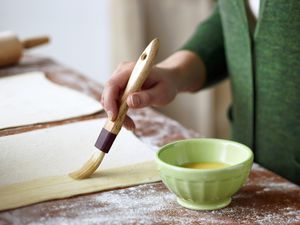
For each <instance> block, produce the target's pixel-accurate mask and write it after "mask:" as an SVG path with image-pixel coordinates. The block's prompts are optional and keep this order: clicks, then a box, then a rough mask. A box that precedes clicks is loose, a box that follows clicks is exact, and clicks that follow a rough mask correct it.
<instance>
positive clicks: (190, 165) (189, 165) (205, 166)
mask: <svg viewBox="0 0 300 225" xmlns="http://www.w3.org/2000/svg"><path fill="white" fill-rule="evenodd" d="M181 166H182V167H185V168H190V169H220V168H224V167H227V166H229V164H226V163H220V162H200V163H187V164H183V165H181Z"/></svg>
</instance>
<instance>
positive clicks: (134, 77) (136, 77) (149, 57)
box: [104, 39, 159, 134]
mask: <svg viewBox="0 0 300 225" xmlns="http://www.w3.org/2000/svg"><path fill="white" fill-rule="evenodd" d="M158 48H159V41H158V39H154V40H153V41H151V43H150V44H149V45H148V46H147V47H146V49H145V50H144V51H143V53H142V54H141V56H140V57H139V59H138V60H137V62H136V65H135V67H134V69H133V71H132V73H131V75H130V78H129V80H128V83H127V85H126V88H125V90H124V93H123V95H122V97H121V100H120V107H119V112H118V116H117V118H116V119H115V120H114V121H111V120H107V123H106V124H105V126H104V128H105V129H106V130H107V131H109V132H111V133H113V134H118V133H119V131H120V130H121V128H122V125H123V121H124V119H125V116H126V113H127V111H128V105H127V103H126V100H127V97H128V95H129V94H131V93H133V92H136V91H138V90H139V89H141V87H142V85H143V84H144V82H145V80H146V79H147V77H148V75H149V73H150V71H151V68H152V65H153V63H154V59H155V57H156V55H157V52H158Z"/></svg>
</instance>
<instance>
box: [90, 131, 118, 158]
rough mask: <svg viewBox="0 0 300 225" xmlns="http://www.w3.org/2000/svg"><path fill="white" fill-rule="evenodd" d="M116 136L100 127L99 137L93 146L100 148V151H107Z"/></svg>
mask: <svg viewBox="0 0 300 225" xmlns="http://www.w3.org/2000/svg"><path fill="white" fill-rule="evenodd" d="M116 137H117V135H116V134H114V133H112V132H109V131H108V130H106V129H105V128H102V130H101V132H100V134H99V137H98V139H97V141H96V143H95V147H96V148H98V149H99V150H101V151H102V152H105V153H108V152H109V149H110V147H111V146H112V144H113V143H114V140H115V139H116Z"/></svg>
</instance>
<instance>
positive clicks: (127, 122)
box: [123, 115, 135, 131]
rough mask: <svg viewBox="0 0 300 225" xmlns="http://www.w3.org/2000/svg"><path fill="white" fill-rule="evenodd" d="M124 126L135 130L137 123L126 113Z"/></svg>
mask: <svg viewBox="0 0 300 225" xmlns="http://www.w3.org/2000/svg"><path fill="white" fill-rule="evenodd" d="M123 126H124V127H125V128H126V129H127V130H131V131H134V129H135V123H134V122H133V120H132V119H131V118H130V117H129V116H127V115H126V117H125V120H124V122H123Z"/></svg>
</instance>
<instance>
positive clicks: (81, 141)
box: [0, 119, 159, 210]
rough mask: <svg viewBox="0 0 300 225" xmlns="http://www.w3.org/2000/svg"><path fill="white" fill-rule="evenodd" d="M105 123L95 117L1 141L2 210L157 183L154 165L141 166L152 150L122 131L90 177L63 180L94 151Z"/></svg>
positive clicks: (145, 164) (0, 179)
mask: <svg viewBox="0 0 300 225" xmlns="http://www.w3.org/2000/svg"><path fill="white" fill-rule="evenodd" d="M104 123H105V119H97V120H90V121H84V122H78V123H72V124H67V125H63V126H57V127H51V128H47V129H41V130H35V131H31V132H26V133H21V134H16V135H10V136H4V137H1V138H0V154H1V157H0V210H4V209H8V208H14V207H19V206H24V205H28V204H32V203H36V202H40V201H45V200H49V199H56V198H64V197H69V196H73V195H78V194H82V193H89V192H95V191H99V190H106V189H110V188H112V187H123V186H128V185H129V186H130V185H133V184H139V183H145V182H152V181H157V180H159V176H158V174H157V172H156V169H155V166H154V165H153V162H150V163H142V162H148V161H153V159H154V155H155V152H154V151H153V150H150V148H148V147H147V146H146V145H145V144H144V143H142V142H141V141H140V140H139V139H138V138H137V137H135V136H134V135H133V134H132V133H131V132H129V131H127V130H125V129H122V130H121V132H120V133H119V135H118V137H117V138H116V140H115V142H114V144H113V146H112V148H111V150H110V152H109V154H107V155H106V157H105V158H104V160H103V162H102V164H101V167H100V168H99V169H98V171H97V173H96V174H95V176H93V178H92V179H86V180H83V181H76V180H73V179H71V178H69V177H68V176H67V174H68V173H69V172H71V171H74V170H76V169H78V168H80V167H81V165H82V164H83V163H84V162H85V161H86V160H87V159H88V158H89V157H90V156H91V155H92V153H93V151H95V147H94V143H95V141H96V138H97V137H98V134H99V132H100V130H101V128H102V127H103V125H104ZM138 163H142V164H140V165H138V166H133V165H134V164H138ZM124 166H125V167H124ZM128 166H129V167H128ZM119 167H123V168H122V169H116V168H119ZM133 168H136V169H133ZM114 171H115V172H114ZM116 171H118V172H116ZM126 171H127V172H126ZM111 173H112V174H113V175H112V176H111V175H110V174H111Z"/></svg>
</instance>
